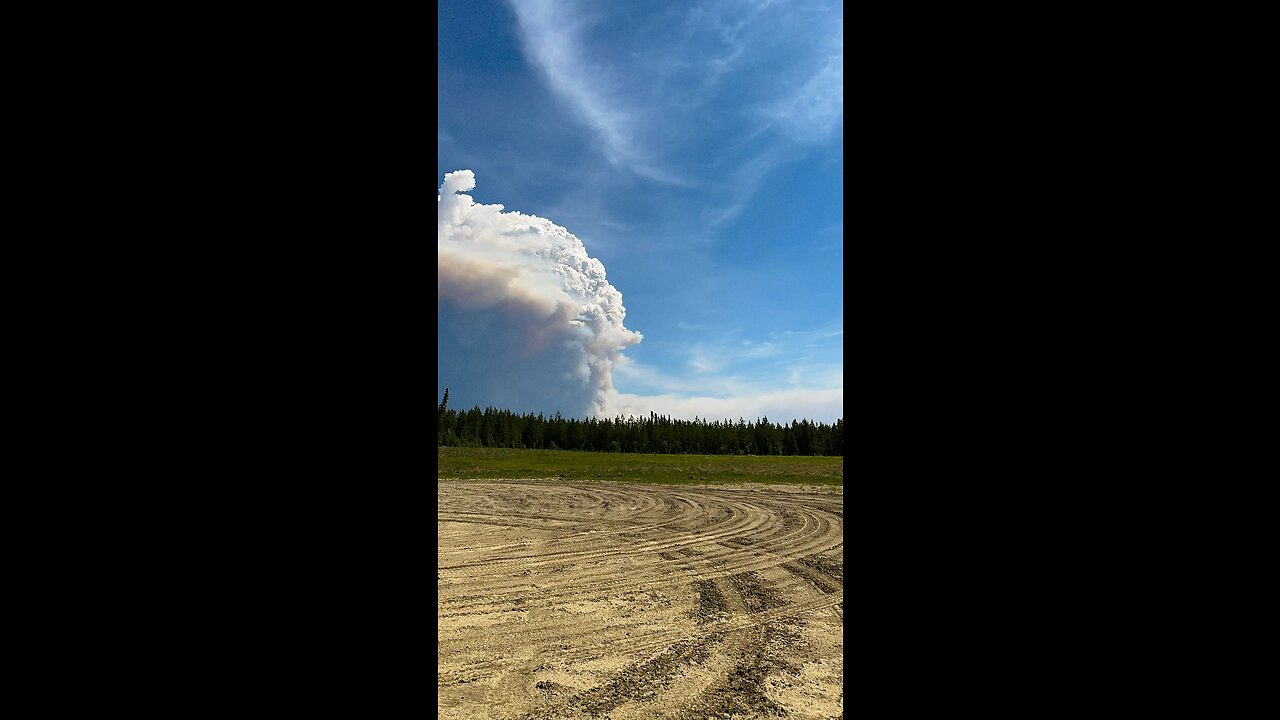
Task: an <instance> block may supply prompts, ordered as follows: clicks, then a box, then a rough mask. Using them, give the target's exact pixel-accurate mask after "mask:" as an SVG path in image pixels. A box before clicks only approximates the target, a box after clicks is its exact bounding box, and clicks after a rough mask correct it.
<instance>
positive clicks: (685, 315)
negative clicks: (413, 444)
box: [436, 0, 844, 422]
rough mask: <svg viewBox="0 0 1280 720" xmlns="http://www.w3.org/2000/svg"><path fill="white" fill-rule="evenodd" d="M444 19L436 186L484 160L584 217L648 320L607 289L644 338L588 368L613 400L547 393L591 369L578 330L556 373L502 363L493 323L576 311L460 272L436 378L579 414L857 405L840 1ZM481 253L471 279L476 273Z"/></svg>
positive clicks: (505, 188)
mask: <svg viewBox="0 0 1280 720" xmlns="http://www.w3.org/2000/svg"><path fill="white" fill-rule="evenodd" d="M438 19H439V75H438V83H439V84H438V90H437V93H438V100H439V113H438V117H437V150H438V158H439V160H438V165H437V172H436V184H437V186H439V185H441V183H443V182H444V179H445V175H446V173H450V172H454V171H458V170H469V171H471V172H472V173H473V174H474V188H473V189H470V188H468V189H467V190H465V191H462V190H460V191H457V192H466V194H467V195H470V196H471V197H472V198H474V202H475V203H477V204H482V205H490V204H500V205H502V206H503V209H504V211H505V212H508V213H510V212H512V211H515V212H518V213H521V214H522V216H520V217H521V218H522V219H523V220H527V218H524V216H535V217H536V218H545V219H546V220H548V221H550V223H553V224H554V225H555V226H559V227H562V228H564V229H566V230H567V231H568V232H569V233H572V235H573V236H576V238H577V239H579V240H580V241H581V244H582V245H584V246H585V253H586V255H588V256H589V257H591V258H595V259H597V260H599V262H600V264H602V265H603V271H604V272H605V273H607V283H608V285H610V286H612V288H614V289H616V290H617V291H618V292H620V293H621V303H622V304H624V305H625V329H626V331H632V332H634V333H637V334H638V336H637V338H638V337H639V336H642V338H643V339H639V340H638V341H636V340H637V339H636V338H632V337H631V336H629V335H626V334H625V333H622V330H621V329H620V322H621V321H620V320H618V318H620V314H619V313H620V310H616V311H615V310H612V309H610V308H609V307H605V309H604V310H603V311H601V314H602V316H604V315H608V316H609V317H611V318H613V320H611V321H610V322H614V321H616V323H615V324H619V327H618V332H620V333H622V335H613V334H611V335H610V336H609V337H611V338H614V339H617V338H619V337H624V336H625V338H624V339H620V340H618V341H617V342H616V343H615V345H613V346H611V347H610V348H608V350H607V352H605V351H601V352H600V353H599V354H598V355H597V356H592V358H590V362H589V363H586V364H588V365H589V366H590V367H589V368H588V369H585V370H582V371H581V372H580V373H579V375H581V374H583V373H597V374H599V373H601V372H603V374H604V375H605V380H604V387H603V389H602V387H601V386H600V382H598V381H597V382H596V388H595V389H596V391H597V392H598V393H604V394H606V395H607V400H605V401H601V402H597V403H595V404H592V403H577V402H575V401H574V399H573V398H572V397H571V396H572V392H571V390H565V391H564V393H562V394H561V395H555V394H554V393H553V394H551V395H548V396H547V397H545V398H540V397H538V396H537V390H538V388H546V387H548V386H550V385H554V384H555V383H556V382H557V381H556V379H555V378H557V377H560V378H567V377H569V376H570V375H573V374H574V372H575V371H574V370H573V363H572V362H569V361H566V362H563V363H561V362H560V360H559V359H558V358H556V357H554V353H556V352H559V350H556V349H555V348H557V347H561V346H562V345H563V344H564V343H562V342H561V339H559V336H556V338H557V339H555V340H553V341H549V344H548V343H544V345H540V346H539V347H540V348H543V349H542V350H540V351H539V352H540V353H541V354H533V353H530V354H527V355H525V356H524V357H525V362H526V364H532V363H534V362H538V363H541V364H542V366H543V367H544V368H545V372H541V373H540V372H539V371H533V370H531V371H530V372H528V373H519V372H515V371H513V368H512V366H510V365H504V364H503V362H504V358H507V357H508V356H514V355H515V354H518V353H514V352H512V351H511V350H510V349H511V348H514V347H517V345H510V344H503V343H501V342H499V341H498V340H496V339H495V338H498V337H500V336H501V335H502V333H503V332H506V330H509V329H510V328H514V327H516V326H518V325H520V324H521V323H525V322H528V323H532V324H537V323H543V322H552V320H551V319H548V318H555V322H561V323H563V322H570V321H572V320H571V318H570V316H572V315H573V313H572V312H569V313H552V311H551V310H550V309H549V308H550V307H551V306H550V305H548V306H547V308H548V309H547V310H546V312H545V313H543V314H542V315H538V318H534V315H536V314H537V313H534V312H533V311H531V310H530V311H529V312H528V313H525V314H522V313H523V311H520V310H518V309H512V308H511V307H509V308H508V309H507V310H505V311H500V310H499V309H497V306H493V305H483V304H476V303H471V304H467V303H466V302H462V303H461V304H458V303H455V302H453V301H454V300H455V299H456V298H457V297H462V295H449V296H448V297H447V298H446V295H447V294H448V293H446V290H445V282H446V281H445V279H444V276H443V274H442V276H441V278H442V279H441V291H440V292H441V310H440V317H439V321H440V323H441V326H442V329H441V330H440V332H439V336H438V343H439V344H440V350H439V354H440V363H441V367H440V374H439V377H438V378H437V380H438V383H437V384H438V388H437V391H438V394H439V393H441V392H443V389H444V388H445V387H449V388H450V395H451V402H450V404H451V406H454V407H459V406H461V407H470V406H471V405H480V406H482V407H483V406H485V405H490V404H491V405H494V406H497V407H510V408H512V409H516V410H520V411H526V410H528V411H542V412H548V413H550V412H554V411H555V410H557V409H559V410H562V411H563V412H565V414H566V415H574V416H581V415H583V414H585V413H586V412H594V413H597V414H605V415H611V416H612V415H616V414H620V413H624V412H636V413H644V414H647V413H648V412H649V411H653V412H657V413H659V414H664V415H672V416H675V417H684V418H691V417H693V416H695V415H697V416H700V417H707V418H712V419H723V418H726V417H728V418H732V419H735V420H736V419H737V418H738V417H745V418H747V419H755V418H758V417H761V416H768V417H769V419H770V420H772V421H775V422H779V421H781V422H789V421H790V420H792V419H799V418H809V419H812V420H820V421H823V422H831V421H833V420H835V419H836V418H839V417H843V399H844V390H843V387H844V354H843V340H844V309H843V295H844V279H843V254H844V251H843V240H844V206H843V192H844V187H843V171H844V94H843V87H844V76H843V68H844V48H843V35H844V32H843V12H842V5H841V4H840V3H835V2H804V1H803V0H795V1H789V2H768V1H765V2H702V3H698V2H693V3H685V2H643V1H640V2H627V3H612V2H610V3H600V2H572V1H569V0H527V1H523V2H519V1H516V2H510V3H508V2H501V1H500V0H468V1H467V2H449V1H446V2H441V3H440V4H439V17H438ZM459 187H464V188H465V187H466V186H464V185H459ZM449 194H453V193H452V192H450V193H449ZM443 207H444V206H443V205H442V208H443ZM455 211H456V212H461V213H463V215H458V216H457V217H459V218H461V217H464V216H465V213H467V212H471V210H469V209H467V208H462V209H461V210H455ZM441 212H444V210H442V211H441ZM509 217H515V216H514V215H512V216H509ZM457 222H459V223H465V222H468V221H466V220H457ZM477 222H478V221H477ZM485 222H489V221H485ZM441 223H442V225H441V227H442V228H444V227H445V224H444V220H441ZM450 227H451V228H455V230H451V231H450V232H455V231H456V227H460V226H453V225H451V226H450ZM477 227H479V226H477ZM485 227H488V226H487V225H486V226H485ZM444 232H445V230H444V229H442V230H441V233H444ZM467 232H468V233H472V231H471V230H468V231H467ZM539 232H550V231H547V230H544V231H539ZM467 237H468V238H470V239H471V240H472V241H474V240H475V236H474V235H473V234H468V235H467ZM461 238H462V235H458V236H457V237H456V238H454V239H455V240H457V241H458V242H463V240H462V239H461ZM444 243H445V239H444V236H443V234H442V235H441V244H442V250H441V253H442V254H441V262H442V263H444V262H446V251H445V249H444ZM527 252H529V253H533V252H534V251H532V250H529V251H527ZM536 254H538V255H539V256H541V255H542V254H543V253H536ZM450 257H451V258H452V256H450ZM468 267H469V268H471V270H468V271H467V272H468V273H470V274H467V273H455V275H453V276H452V279H451V280H450V283H451V284H450V288H453V291H454V292H455V293H462V294H465V292H468V291H464V290H458V289H457V288H459V287H462V285H459V283H464V280H465V281H466V282H473V281H475V282H479V281H476V280H475V278H476V277H477V275H476V273H475V272H472V270H474V267H473V266H468ZM504 267H506V270H504V272H513V271H512V270H511V268H513V267H521V268H523V267H524V266H523V265H520V264H519V263H517V264H516V265H509V266H504ZM515 272H523V271H521V270H517V271H515ZM529 272H530V273H534V274H537V272H535V271H533V270H530V271H529ZM583 272H585V273H586V276H590V277H595V276H594V275H593V274H592V273H593V272H594V271H592V270H590V269H588V268H585V266H584V269H583ZM442 273H443V270H442ZM480 274H481V275H483V273H480ZM464 275H465V278H464V277H463V276H464ZM547 276H548V277H550V274H547ZM539 277H541V275H539ZM584 277H585V276H584ZM459 278H463V279H459ZM599 280H600V279H599V278H597V285H596V286H593V287H597V286H599ZM464 284H465V283H464ZM467 287H474V286H473V285H468V286H467ZM524 296H528V297H534V296H540V291H537V290H530V291H529V292H528V293H526V294H525V295H522V297H524ZM446 300H447V301H448V302H446ZM529 302H530V303H533V304H531V305H529V306H528V307H530V308H532V307H534V305H536V304H537V302H538V301H533V300H530V301H529ZM583 302H584V303H585V302H587V301H583ZM604 304H605V305H606V306H608V302H606V303H604ZM513 307H514V306H513ZM592 307H595V305H592ZM495 313H497V314H495ZM561 315H563V317H561ZM526 316H527V317H526ZM522 318H523V319H522ZM566 318H569V319H568V320H567V319H566ZM602 322H603V321H602ZM578 324H581V323H578ZM588 324H589V323H588ZM481 325H483V326H485V327H486V328H487V329H486V331H485V333H487V334H486V337H487V338H488V339H486V340H476V338H475V336H476V335H480V334H482V333H480V332H479V331H475V330H474V329H475V328H476V327H478V326H481ZM464 326H465V327H464ZM610 332H612V331H610ZM535 334H537V333H535ZM526 335H528V333H526ZM544 335H545V334H538V336H539V337H543V336H544ZM597 339H598V338H597ZM584 342H588V341H584ZM528 344H529V341H528V337H526V339H525V341H524V345H528ZM596 344H597V345H598V344H599V343H598V342H597V343H596ZM593 347H594V346H593ZM547 348H550V349H547ZM469 373H470V374H473V375H475V376H476V377H475V378H469V377H467V375H468V374H469ZM480 376H485V377H487V378H488V380H487V381H481V380H480V379H479V377H480ZM579 379H581V378H579ZM520 382H524V383H525V385H527V387H526V388H525V390H524V391H522V392H523V393H524V394H520V393H517V392H516V391H512V392H513V393H516V394H513V395H510V396H505V395H504V392H505V391H504V389H503V388H505V387H507V386H510V385H513V384H519V383H520ZM583 382H587V381H586V380H583ZM610 382H611V386H610ZM561 406H563V407H561Z"/></svg>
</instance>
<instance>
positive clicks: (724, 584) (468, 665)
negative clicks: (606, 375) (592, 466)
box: [437, 480, 844, 720]
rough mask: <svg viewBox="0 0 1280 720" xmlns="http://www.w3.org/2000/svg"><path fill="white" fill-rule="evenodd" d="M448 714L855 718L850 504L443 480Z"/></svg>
mask: <svg viewBox="0 0 1280 720" xmlns="http://www.w3.org/2000/svg"><path fill="white" fill-rule="evenodd" d="M437 507H438V531H437V532H438V535H439V541H440V545H439V547H440V551H439V557H438V561H437V562H438V569H437V587H438V600H437V616H438V618H439V634H438V649H437V681H438V685H439V703H438V715H439V717H441V718H521V719H522V720H523V719H527V720H534V719H537V718H593V717H599V718H613V719H614V720H624V719H627V718H646V719H648V718H663V719H667V718H723V717H730V718H757V717H791V718H841V717H843V705H844V668H843V664H842V659H843V653H844V641H843V635H842V630H843V626H844V591H843V586H842V581H843V577H844V497H843V494H842V491H841V490H840V489H836V490H832V489H830V488H817V487H808V488H799V487H796V486H769V485H752V486H733V487H727V486H715V487H708V486H696V487H695V486H678V485H628V484H614V483H566V482H559V481H547V480H441V481H439V483H438V506H437Z"/></svg>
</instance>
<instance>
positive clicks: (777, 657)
mask: <svg viewBox="0 0 1280 720" xmlns="http://www.w3.org/2000/svg"><path fill="white" fill-rule="evenodd" d="M746 632H748V633H752V634H755V633H759V637H758V639H756V640H754V641H753V642H749V643H747V644H746V647H748V648H754V649H755V652H749V653H748V654H746V655H743V656H742V657H741V658H740V659H739V660H738V662H737V664H735V665H734V667H733V669H732V670H730V671H729V675H728V677H726V678H725V679H724V680H723V681H722V682H720V683H718V684H717V685H715V686H713V687H710V688H708V689H707V690H706V691H704V692H703V693H702V694H701V695H699V696H698V697H697V698H696V699H695V700H694V701H693V702H692V703H691V704H690V707H689V708H687V709H686V710H685V711H684V713H683V714H682V715H681V717H686V718H697V717H712V718H718V717H752V718H758V717H787V716H788V715H789V714H790V713H788V712H787V709H786V708H784V707H783V706H781V705H779V704H778V703H776V702H774V701H773V700H772V699H770V698H769V696H768V695H765V693H764V682H765V679H766V678H767V677H769V675H772V674H774V673H778V672H795V671H796V670H797V667H796V666H795V665H794V664H792V663H791V662H790V661H789V660H788V658H791V657H796V656H797V655H802V654H803V651H804V647H803V644H804V641H803V640H802V639H801V638H800V636H799V635H798V634H796V633H795V632H794V631H792V630H790V629H788V628H786V627H783V626H782V625H779V624H772V625H766V626H764V627H763V628H761V629H759V630H748V631H746Z"/></svg>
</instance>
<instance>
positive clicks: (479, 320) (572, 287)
mask: <svg viewBox="0 0 1280 720" xmlns="http://www.w3.org/2000/svg"><path fill="white" fill-rule="evenodd" d="M475 186H476V181H475V173H473V172H471V171H470V170H458V171H456V172H451V173H447V174H446V175H445V176H444V182H443V183H442V184H441V185H440V191H439V195H438V197H437V203H438V213H437V233H436V237H437V241H438V249H437V256H436V258H437V267H438V268H439V288H438V298H439V310H438V313H437V315H438V316H437V320H438V321H439V334H438V338H437V339H438V342H439V346H438V349H437V352H438V359H439V361H440V375H439V377H438V378H437V385H438V386H439V387H438V388H437V391H439V389H440V388H443V387H448V388H449V395H450V405H451V406H452V407H455V408H469V407H471V406H472V405H480V406H481V407H484V406H486V405H493V406H494V407H498V408H507V409H510V410H514V411H517V412H546V413H553V412H555V411H560V412H563V413H564V414H565V415H566V416H570V417H580V416H582V415H584V414H592V415H596V416H607V415H609V413H610V411H611V408H610V402H611V400H612V399H613V398H614V397H615V396H616V393H615V391H614V389H613V364H614V362H616V361H617V360H618V358H619V357H620V354H621V352H622V350H623V349H624V348H627V347H630V346H632V345H635V344H636V343H638V342H640V340H641V335H640V333H637V332H633V331H631V330H628V329H627V328H626V327H625V326H624V325H623V321H624V320H625V319H626V316H627V311H626V308H624V307H623V306H622V293H620V292H618V290H617V289H616V288H614V287H613V286H612V285H610V284H609V281H608V280H607V279H606V278H605V271H604V265H602V264H601V263H600V261H599V260H596V259H595V258H592V257H588V256H587V249H586V247H585V246H584V245H583V244H582V241H581V240H579V239H578V238H577V237H574V235H573V234H572V233H570V232H569V231H568V230H566V229H564V228H562V227H560V226H559V225H556V224H555V223H553V222H551V221H550V220H546V219H544V218H540V217H536V216H533V215H524V214H522V213H519V212H503V206H502V205H482V204H478V203H476V202H475V200H474V199H472V197H471V196H470V195H466V194H464V193H465V191H468V190H473V189H475Z"/></svg>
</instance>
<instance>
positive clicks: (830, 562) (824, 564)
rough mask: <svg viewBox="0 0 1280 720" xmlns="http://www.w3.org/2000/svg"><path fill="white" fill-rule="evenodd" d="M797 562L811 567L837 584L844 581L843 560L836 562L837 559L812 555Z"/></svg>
mask: <svg viewBox="0 0 1280 720" xmlns="http://www.w3.org/2000/svg"><path fill="white" fill-rule="evenodd" d="M796 562H798V563H800V564H802V565H806V566H808V567H811V568H813V569H814V570H817V571H818V572H820V573H822V574H823V575H826V576H827V577H829V578H831V579H833V580H836V581H837V582H843V581H844V561H843V560H836V559H835V558H832V557H828V556H826V555H810V556H808V557H802V558H800V559H799V560H797V561H796Z"/></svg>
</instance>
